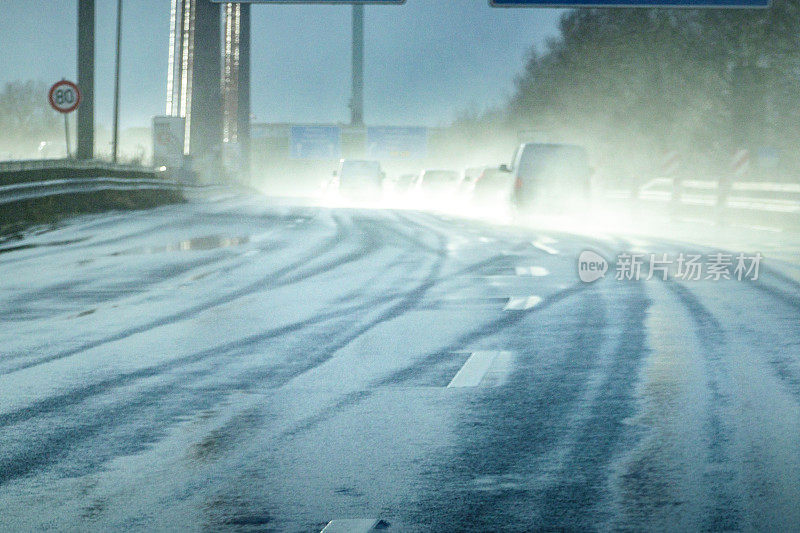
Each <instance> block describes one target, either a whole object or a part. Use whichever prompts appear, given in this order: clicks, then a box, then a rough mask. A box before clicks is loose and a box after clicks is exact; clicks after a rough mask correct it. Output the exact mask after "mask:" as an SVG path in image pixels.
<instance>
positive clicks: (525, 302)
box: [503, 296, 542, 311]
mask: <svg viewBox="0 0 800 533" xmlns="http://www.w3.org/2000/svg"><path fill="white" fill-rule="evenodd" d="M541 301H542V299H541V298H540V297H539V296H526V297H522V298H516V297H512V298H509V299H508V303H506V306H505V307H503V311H524V310H526V309H530V308H531V307H536V306H537V305H539V303H541Z"/></svg>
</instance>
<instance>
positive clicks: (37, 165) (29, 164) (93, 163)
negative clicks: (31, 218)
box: [0, 159, 153, 172]
mask: <svg viewBox="0 0 800 533" xmlns="http://www.w3.org/2000/svg"><path fill="white" fill-rule="evenodd" d="M54 168H72V169H76V170H88V169H98V170H106V171H109V172H110V171H131V172H142V171H145V172H146V171H152V170H153V167H147V166H140V165H126V164H120V163H110V162H108V161H102V160H99V159H90V160H77V159H25V160H19V161H0V172H15V171H25V170H49V169H54Z"/></svg>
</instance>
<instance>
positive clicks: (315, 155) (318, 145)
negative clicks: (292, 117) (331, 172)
mask: <svg viewBox="0 0 800 533" xmlns="http://www.w3.org/2000/svg"><path fill="white" fill-rule="evenodd" d="M289 157H290V158H291V159H339V158H340V157H342V129H341V128H340V127H338V126H292V133H291V137H290V139H289Z"/></svg>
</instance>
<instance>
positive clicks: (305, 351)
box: [0, 195, 800, 531]
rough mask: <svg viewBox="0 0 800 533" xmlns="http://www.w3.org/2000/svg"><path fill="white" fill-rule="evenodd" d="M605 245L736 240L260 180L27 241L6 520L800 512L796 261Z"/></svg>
mask: <svg viewBox="0 0 800 533" xmlns="http://www.w3.org/2000/svg"><path fill="white" fill-rule="evenodd" d="M586 249H592V250H595V251H597V252H599V253H600V254H602V255H604V256H605V257H608V258H611V257H613V256H614V255H616V254H617V253H618V252H619V251H622V250H628V251H630V250H636V249H641V250H642V251H643V252H653V253H656V252H658V253H661V252H664V253H670V254H678V253H680V252H692V251H698V252H702V253H708V252H709V251H710V250H709V249H708V248H703V247H701V246H699V245H685V244H676V243H672V242H667V241H663V240H657V239H651V240H647V239H642V238H636V239H632V238H626V237H625V236H619V235H616V236H614V235H595V236H594V237H587V236H577V235H572V234H566V233H559V232H555V231H542V230H536V229H530V228H521V227H512V226H504V225H494V224H490V223H487V222H481V221H477V220H466V219H460V218H457V217H453V216H449V215H442V214H431V213H422V212H417V211H402V210H368V209H330V208H323V207H311V206H297V205H292V204H291V203H290V202H277V201H272V200H267V199H265V198H260V197H256V198H248V197H241V196H236V195H220V197H219V198H217V199H215V200H208V201H202V202H193V203H189V204H186V205H180V206H169V207H162V208H157V209H153V210H148V211H141V212H136V213H133V214H131V213H111V214H104V215H92V216H83V217H78V218H75V219H72V220H70V221H67V222H65V223H63V224H61V225H60V226H59V227H56V228H51V229H50V230H48V231H39V232H34V233H31V234H29V235H26V236H24V237H23V238H21V239H17V240H13V241H5V242H3V243H2V244H0V272H2V276H1V277H0V287H2V289H1V290H0V298H2V304H0V305H2V310H3V311H2V313H3V320H2V325H0V346H2V349H1V350H0V510H1V511H0V530H4V531H19V530H43V529H51V530H66V531H70V530H72V531H108V530H117V529H132V530H185V531H203V530H214V531H218V530H230V531H320V530H321V529H322V528H323V527H325V525H326V524H327V523H328V522H329V521H331V520H342V519H352V518H368V519H373V520H381V521H382V522H381V523H380V526H379V527H384V528H388V529H389V530H391V531H523V530H541V529H544V530H553V529H568V530H642V529H645V530H666V529H669V530H686V531H694V530H707V531H712V530H719V531H730V530H745V531H747V530H765V529H767V530H789V529H792V528H794V527H797V524H800V505H798V504H800V328H798V324H799V322H798V319H800V285H799V284H798V282H797V281H796V278H797V277H798V272H800V271H798V269H797V268H796V267H795V266H793V265H792V264H791V262H789V261H787V260H786V259H787V258H786V257H782V258H781V259H783V260H778V259H771V258H767V259H765V261H764V263H763V264H762V270H761V275H760V278H759V279H758V280H757V281H736V280H730V281H719V282H713V281H696V282H688V281H687V282H683V281H677V280H669V281H662V280H660V279H653V280H649V281H644V280H642V281H618V280H616V279H614V275H613V272H612V271H610V272H609V273H608V274H607V275H606V277H605V278H603V279H601V280H599V281H597V282H595V283H582V282H581V281H580V280H579V279H578V276H577V270H576V265H577V257H578V255H579V254H580V252H581V251H583V250H586ZM737 251H738V250H737ZM782 251H783V253H784V254H786V253H787V252H786V249H785V248H782ZM612 268H613V267H612Z"/></svg>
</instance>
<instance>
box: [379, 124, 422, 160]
mask: <svg viewBox="0 0 800 533" xmlns="http://www.w3.org/2000/svg"><path fill="white" fill-rule="evenodd" d="M427 152H428V128H420V127H402V126H379V127H372V128H367V156H368V157H369V158H370V159H422V158H424V157H425V156H426V155H427Z"/></svg>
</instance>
